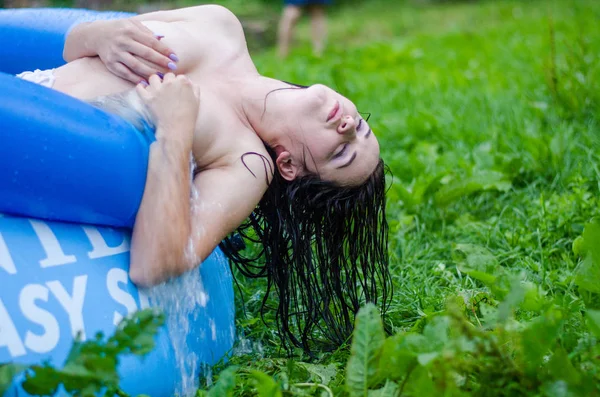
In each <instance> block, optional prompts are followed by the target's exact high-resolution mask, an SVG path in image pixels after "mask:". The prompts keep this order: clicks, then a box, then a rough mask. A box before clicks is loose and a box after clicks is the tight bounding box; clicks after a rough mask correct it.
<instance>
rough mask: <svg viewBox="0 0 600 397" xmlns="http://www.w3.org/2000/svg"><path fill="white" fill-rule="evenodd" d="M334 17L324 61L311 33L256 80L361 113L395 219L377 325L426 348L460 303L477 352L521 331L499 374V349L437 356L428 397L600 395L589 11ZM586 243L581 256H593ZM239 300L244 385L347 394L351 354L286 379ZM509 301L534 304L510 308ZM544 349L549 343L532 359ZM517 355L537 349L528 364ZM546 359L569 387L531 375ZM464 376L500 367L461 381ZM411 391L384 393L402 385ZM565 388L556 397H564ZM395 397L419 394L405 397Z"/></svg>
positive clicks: (593, 27)
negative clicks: (311, 384)
mask: <svg viewBox="0 0 600 397" xmlns="http://www.w3.org/2000/svg"><path fill="white" fill-rule="evenodd" d="M330 11H331V12H330V39H329V47H328V51H327V54H326V55H325V56H324V57H323V58H321V59H317V58H314V57H312V56H311V55H310V53H311V51H310V40H309V38H310V35H309V25H308V23H307V22H306V21H304V22H303V23H302V24H301V26H300V31H299V34H298V37H297V47H296V49H295V50H294V51H293V53H292V56H291V57H290V58H289V59H288V60H287V61H286V62H283V63H282V62H280V61H278V60H277V59H276V57H275V51H274V50H267V51H264V52H261V53H255V54H253V56H254V59H255V62H256V64H257V66H258V68H259V70H260V71H261V72H262V73H263V74H266V75H268V76H272V77H276V78H280V79H283V80H287V81H293V82H296V83H300V84H311V83H316V82H320V83H325V84H328V85H330V86H332V87H334V88H336V89H337V90H339V91H340V92H341V93H343V94H344V95H346V96H348V97H349V98H351V99H352V100H353V101H355V103H356V104H357V106H358V107H359V109H360V110H362V111H365V112H370V113H372V117H371V120H370V124H371V126H372V127H373V130H374V131H375V133H376V134H377V136H378V138H379V139H380V142H381V147H382V157H383V158H384V160H385V161H386V162H387V164H388V165H389V166H390V168H391V170H392V172H393V178H392V177H390V179H389V182H390V191H389V194H388V199H389V203H388V219H389V222H390V225H391V232H390V249H391V252H390V254H391V258H392V263H391V271H392V274H393V278H394V282H395V293H394V301H393V304H392V307H391V309H390V312H389V315H388V317H387V319H386V320H387V322H388V324H389V325H390V326H391V328H392V330H393V332H394V333H396V334H397V335H396V338H401V337H403V336H402V335H406V334H405V333H407V332H409V333H411V332H414V333H417V334H419V333H421V332H422V331H423V329H424V328H425V327H426V325H427V324H430V323H432V322H434V319H436V318H440V317H443V316H446V315H449V314H448V313H453V312H452V311H451V310H450V311H449V309H448V307H449V303H448V302H459V303H460V305H462V306H461V308H460V309H459V310H458V311H459V312H461V313H462V314H463V315H464V321H466V323H468V324H472V325H473V326H474V327H475V329H477V330H478V331H481V332H482V334H481V335H479V336H477V338H480V339H481V340H484V341H486V343H488V342H489V343H491V342H490V341H491V340H494V341H496V342H495V343H499V341H500V340H502V338H500V336H501V334H502V332H508V333H509V334H510V333H511V332H517V331H515V329H518V330H519V331H518V332H517V333H516V334H515V335H513V339H512V340H505V341H504V342H503V343H502V344H500V350H501V351H502V352H503V356H502V359H501V360H499V361H498V360H497V357H495V356H494V354H493V349H492V350H489V351H488V350H485V349H484V350H482V351H481V352H479V353H478V354H476V355H475V354H472V353H471V355H469V354H466V353H464V352H463V351H462V350H460V349H458V350H457V349H456V348H453V349H454V350H453V349H450V348H449V347H448V346H450V345H447V346H446V350H445V351H446V352H447V351H452V352H454V353H453V354H455V355H456V356H453V358H452V359H448V360H442V361H441V362H437V364H433V365H435V366H434V367H425V366H424V367H423V368H426V369H427V371H429V372H427V373H428V374H429V375H428V376H429V379H431V380H432V382H433V384H434V388H437V389H436V391H435V393H442V394H444V395H463V394H469V393H472V394H474V395H585V393H591V392H590V390H591V389H586V388H585V387H584V386H581V385H589V384H590V383H592V384H593V383H598V380H600V379H599V376H598V370H599V369H600V367H599V362H598V359H597V358H596V356H595V354H597V353H598V352H600V349H599V348H598V346H597V345H596V342H595V337H594V336H593V335H594V334H593V333H590V330H589V329H588V327H587V326H586V321H585V315H586V314H585V313H586V312H587V311H589V312H590V313H595V312H593V309H598V308H600V299H599V297H598V294H597V293H598V292H600V263H597V262H594V264H595V265H594V266H591V265H590V266H588V267H587V268H586V266H585V265H584V263H585V262H583V261H582V256H579V255H576V254H575V253H574V252H573V249H572V245H573V242H574V240H575V239H576V238H578V237H579V236H581V235H582V233H583V231H584V227H585V225H586V224H588V223H590V222H593V220H594V217H597V216H598V215H600V207H599V187H600V185H599V184H600V171H599V164H600V161H599V156H600V151H599V148H600V135H599V134H600V130H599V128H598V127H599V121H600V119H599V115H600V112H599V110H600V62H599V61H600V55H599V54H600V24H598V23H597V21H598V18H599V17H600V3H597V2H595V1H568V0H564V1H488V2H464V3H441V4H438V5H419V4H416V3H403V2H398V3H396V2H390V1H381V2H363V3H362V4H359V5H355V6H347V7H343V8H338V9H335V8H332V9H331V10H330ZM588 229H589V230H591V227H588ZM590 236H591V237H589V238H588V239H586V241H588V242H589V240H590V239H591V240H592V243H590V244H592V245H593V244H594V243H596V244H597V243H598V242H600V239H595V237H598V236H597V235H594V234H593V233H591V232H590ZM579 254H580V255H582V253H581V251H580V252H579ZM589 255H591V254H589ZM590 257H591V256H590ZM589 261H592V259H589ZM590 263H591V262H590ZM586 269H587V270H586ZM588 270H589V272H588ZM586 272H587V273H586ZM577 274H582V275H585V277H580V278H579V279H578V278H577V277H576V275H577ZM486 275H487V276H486ZM488 276H489V277H488ZM490 277H491V278H490ZM583 279H587V280H589V283H588V284H590V285H586V284H585V282H584V281H583ZM594 285H597V286H598V287H597V288H596V291H594ZM242 288H243V290H245V294H244V295H245V297H246V298H250V300H249V301H247V302H246V311H245V312H243V311H240V313H239V315H238V318H239V324H240V325H241V326H242V328H243V329H244V330H245V335H246V337H248V338H250V339H252V340H255V341H261V343H262V350H260V354H258V353H259V352H258V351H256V352H255V354H250V355H248V356H241V357H236V358H234V359H233V360H232V361H233V362H235V363H237V364H238V365H241V373H245V372H244V371H246V372H247V371H248V370H249V369H250V368H252V369H257V368H259V369H262V370H264V371H265V372H267V373H269V374H271V375H275V376H276V379H279V381H280V382H281V385H283V387H284V389H286V390H288V393H291V394H290V395H295V394H294V393H296V394H297V393H299V390H298V389H293V388H290V386H289V385H290V384H292V383H294V382H299V381H302V380H303V377H305V378H306V379H304V380H312V381H316V382H321V383H322V379H321V378H319V376H316V375H315V373H317V372H319V371H325V368H330V369H332V368H333V369H335V372H334V374H335V376H333V377H332V378H331V379H328V381H329V382H328V383H329V386H330V387H331V388H332V389H333V390H334V393H335V395H343V394H344V393H346V391H345V389H344V387H343V385H344V382H345V380H344V377H345V372H344V368H345V366H346V360H347V358H348V356H349V354H350V353H349V351H348V350H347V349H345V348H342V349H340V350H339V351H338V352H336V353H334V354H322V355H321V358H320V360H317V361H316V362H313V364H312V365H321V367H318V368H319V369H318V370H314V371H313V372H311V371H310V370H306V368H304V367H302V369H297V370H296V371H297V374H296V375H290V369H289V368H290V364H289V362H288V361H287V359H284V358H277V357H282V356H284V354H283V351H282V350H281V349H280V348H279V345H278V341H277V337H276V335H274V333H273V330H272V327H269V326H266V325H264V324H263V323H262V322H260V321H258V320H257V319H258V316H259V315H258V302H259V301H260V296H259V295H257V293H256V291H257V290H259V288H260V285H257V284H254V283H251V282H245V283H244V285H243V287H242ZM519 291H520V292H519ZM511 294H512V295H511ZM519 294H521V295H523V296H529V297H534V298H532V299H533V301H528V300H527V299H528V298H527V299H525V298H523V296H521V298H518V297H517V298H515V296H517V295H519ZM528 294H529V295H528ZM511 299H513V300H512V301H511ZM461 302H462V303H461ZM503 302H504V303H503ZM511 302H512V303H511ZM527 302H529V303H527ZM531 302H534V304H530V303H531ZM460 305H459V306H460ZM503 305H504V306H503ZM450 306H451V307H453V306H454V305H453V304H451V305H450ZM505 307H508V308H509V309H510V310H509V313H510V314H509V315H508V317H509V318H510V320H506V321H505V322H501V323H498V324H496V323H493V322H491V320H489V319H487V321H488V323H486V313H488V314H489V312H490V311H492V312H494V313H495V311H502V310H504V309H503V308H505ZM463 312H464V313H463ZM502 313H504V312H502ZM556 313H560V316H561V319H562V320H561V321H560V324H559V325H556V326H557V327H558V328H557V331H556V332H555V333H554V334H553V333H552V332H554V331H552V332H550V331H548V332H549V333H548V334H545V333H544V332H545V331H543V330H539V329H537V328H535V327H536V326H537V325H536V324H537V323H536V321H538V322H542V323H545V324H555V323H554V322H553V320H552V319H551V318H554V317H552V316H556V315H557V314H556ZM491 317H493V316H491ZM444 318H446V317H444ZM450 318H453V317H452V316H450ZM461 318H463V317H461ZM536 319H537V320H536ZM453 321H454V320H453ZM456 321H458V320H456ZM453 324H454V326H453V327H454V328H457V327H458V328H460V326H459V325H456V323H453ZM556 324H558V323H556ZM453 332H457V331H456V330H455V331H453ZM528 332H530V333H532V335H534V336H535V337H533V338H532V339H531V338H530V334H528ZM398 335H400V336H398ZM461 335H463V337H464V333H462V334H461ZM511 335H512V334H511ZM552 335H553V336H552ZM537 336H539V340H538V338H537ZM596 336H599V335H596ZM544 337H547V338H549V339H548V340H549V342H548V343H546V344H543V343H542V342H540V343H542V344H541V345H539V346H538V345H536V344H537V343H538V341H543V340H544ZM473 338H475V337H473ZM515 338H519V341H520V342H517V341H516V339H515ZM453 340H454V339H453ZM527 345H530V346H536V347H539V351H538V352H537V353H535V354H533V353H531V352H529V353H528V350H527V347H525V348H523V347H522V346H527ZM519 346H521V347H519ZM448 349H449V350H448ZM557 349H560V351H561V352H562V351H563V350H564V352H566V354H567V357H568V361H569V362H570V363H572V365H573V366H574V367H576V368H577V370H578V371H581V373H582V374H586V375H585V376H584V375H582V377H579V378H577V379H579V380H578V381H577V382H579V383H577V382H575V381H573V382H571V383H569V382H567V381H565V380H564V379H561V378H560V376H558V375H556V376H555V375H547V374H548V373H551V372H548V370H547V369H544V368H542V367H543V365H542V364H540V363H538V362H537V361H536V360H537V359H538V358H539V357H538V356H540V357H543V360H542V361H541V362H542V363H544V362H547V361H549V360H550V358H551V357H557V360H558V357H559V356H560V354H562V353H560V354H559V353H556V352H557V351H558V350H557ZM459 352H462V353H461V354H463V353H464V354H465V355H464V357H472V358H470V359H467V358H464V357H463V356H461V355H458V353H459ZM520 354H521V355H523V354H524V356H523V357H525V358H524V359H523V357H521V356H520ZM532 354H533V355H532ZM519 357H521V358H519ZM544 357H545V358H544ZM521 359H522V360H521ZM300 360H301V358H298V359H297V361H300ZM510 360H515V361H516V362H517V364H516V365H517V368H520V370H519V371H517V372H516V375H515V373H512V372H510V371H509V370H508V369H509V368H510V365H511V364H510ZM519 360H521V361H522V362H521V363H520V364H519V362H520V361H519ZM527 360H529V361H527ZM550 361H551V360H550ZM468 363H470V365H471V364H472V365H475V366H480V367H482V368H483V367H485V366H486V365H488V366H490V367H494V368H489V371H488V372H485V371H483V370H482V371H483V372H481V371H475V370H473V369H468V368H463V367H464V366H465V365H466V364H468ZM527 363H529V364H527ZM531 363H533V364H531ZM536 363H537V364H536ZM563 364H564V365H566V364H565V363H564V362H563ZM302 365H304V364H302ZM327 365H332V366H331V367H326V366H327ZM528 365H533V367H532V368H530V367H529V366H528ZM536 365H537V366H536ZM291 367H292V373H293V368H294V367H293V365H292V366H291ZM313 369H314V368H313ZM399 371H400V370H399ZM490 371H491V372H490ZM494 371H496V372H494ZM532 371H533V374H532ZM436 374H437V375H436ZM449 374H453V375H451V376H450V375H449ZM405 375H406V374H404V375H402V374H400V375H397V376H396V377H388V379H392V378H393V379H394V380H395V381H397V382H400V383H401V382H402V381H404V379H405V377H403V376H405ZM446 375H447V376H449V377H448V378H444V376H446ZM492 375H493V376H492ZM419 376H421V375H419ZM486 376H487V377H486ZM586 376H587V377H586ZM422 377H426V376H425V375H423V376H422ZM242 378H243V379H245V380H246V381H245V382H246V383H244V381H240V380H239V379H238V389H237V392H238V393H239V394H243V392H244V391H245V392H246V393H247V392H248V391H249V390H251V389H252V384H253V381H252V379H253V378H252V377H251V376H246V377H242ZM290 378H293V379H294V381H290ZM412 378H413V379H415V377H414V376H413V377H412ZM442 378H444V379H442ZM319 379H321V380H319ZM440 379H442V380H445V381H444V382H441V381H440ZM490 379H492V380H493V382H492V381H491V380H490ZM239 382H241V383H239ZM419 382H420V381H419ZM561 382H562V383H561ZM565 382H566V383H565ZM576 383H577V385H579V386H577V385H576ZM406 384H410V382H408V383H406ZM406 384H405V385H406ZM419 385H421V384H420V383H419ZM563 385H564V387H565V388H566V389H565V390H567V391H565V392H564V393H563V394H560V393H559V392H560V390H559V389H560V388H561V387H562V386H563ZM569 385H570V386H569ZM423 387H425V386H423ZM569 387H570V388H569ZM578 387H579V388H578ZM591 387H592V386H591ZM486 388H487V389H486ZM592 389H594V388H593V387H592ZM415 390H419V389H415ZM423 390H425V389H423ZM561 390H562V389H561ZM594 390H595V391H594V392H595V393H596V394H597V393H598V390H597V389H594ZM321 391H322V390H320V391H319V392H321ZM404 393H405V394H406V393H408V394H407V395H419V393H418V392H417V391H413V392H412V393H411V392H410V391H409V388H408V389H407V388H404ZM568 393H574V394H568ZM577 393H584V394H577ZM264 395H269V394H264ZM273 395H276V394H273ZM309 395H319V394H318V393H317V394H310V393H309ZM421 395H425V394H421Z"/></svg>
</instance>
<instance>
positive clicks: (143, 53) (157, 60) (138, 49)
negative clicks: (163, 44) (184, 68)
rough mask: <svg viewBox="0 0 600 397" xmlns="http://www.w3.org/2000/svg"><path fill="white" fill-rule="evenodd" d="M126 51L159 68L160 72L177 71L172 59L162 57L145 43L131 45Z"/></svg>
mask: <svg viewBox="0 0 600 397" xmlns="http://www.w3.org/2000/svg"><path fill="white" fill-rule="evenodd" d="M125 50H126V51H127V52H129V53H131V54H133V55H135V56H138V57H140V58H141V59H143V60H144V61H146V62H149V63H152V64H155V65H157V66H159V67H160V70H169V69H171V70H176V69H177V64H175V63H174V62H173V61H172V60H171V59H170V58H168V57H166V56H164V55H162V54H161V53H159V52H157V51H155V50H153V49H152V48H150V47H147V46H146V45H145V44H143V43H138V42H133V43H130V44H129V45H128V46H127V48H126V49H125ZM171 64H172V65H171Z"/></svg>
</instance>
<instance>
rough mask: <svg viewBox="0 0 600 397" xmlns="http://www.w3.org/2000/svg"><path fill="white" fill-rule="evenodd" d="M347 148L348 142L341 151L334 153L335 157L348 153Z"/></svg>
mask: <svg viewBox="0 0 600 397" xmlns="http://www.w3.org/2000/svg"><path fill="white" fill-rule="evenodd" d="M346 149H348V144H347V143H346V144H344V146H343V147H342V150H340V151H339V152H337V153H336V154H334V155H333V158H334V159H337V158H340V157H342V156H343V155H344V153H346Z"/></svg>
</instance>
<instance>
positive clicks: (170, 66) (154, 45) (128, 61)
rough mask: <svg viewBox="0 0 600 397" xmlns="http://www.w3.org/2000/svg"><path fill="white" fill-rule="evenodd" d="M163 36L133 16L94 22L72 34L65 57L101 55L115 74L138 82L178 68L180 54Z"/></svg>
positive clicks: (71, 58)
mask: <svg viewBox="0 0 600 397" xmlns="http://www.w3.org/2000/svg"><path fill="white" fill-rule="evenodd" d="M161 38H162V36H155V35H154V33H153V32H152V31H151V30H150V29H148V28H147V27H145V26H144V25H143V24H142V23H141V22H139V21H136V20H133V19H114V20H108V21H94V22H90V23H84V24H81V25H78V26H76V27H75V28H74V29H73V30H72V31H71V32H70V33H69V35H68V37H67V40H66V42H65V49H64V53H63V56H64V58H65V60H66V61H72V60H74V59H77V58H81V57H85V56H96V55H97V56H99V57H100V59H101V60H102V62H103V63H104V65H105V66H106V67H107V69H108V70H110V71H111V72H112V73H113V74H115V75H117V76H119V77H121V78H123V79H125V80H127V81H130V82H132V83H133V84H138V83H139V82H140V81H141V80H147V79H148V78H149V77H150V76H151V75H153V74H156V73H157V72H166V71H169V70H176V69H177V62H178V61H179V59H178V58H177V55H175V53H174V52H173V51H172V50H171V49H170V48H169V47H168V46H166V45H165V44H163V43H162V42H161V41H160V39H161Z"/></svg>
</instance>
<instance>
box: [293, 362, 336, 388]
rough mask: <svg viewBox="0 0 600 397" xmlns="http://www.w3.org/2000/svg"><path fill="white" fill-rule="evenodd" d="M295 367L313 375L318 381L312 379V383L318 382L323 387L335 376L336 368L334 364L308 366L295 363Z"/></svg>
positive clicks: (307, 364)
mask: <svg viewBox="0 0 600 397" xmlns="http://www.w3.org/2000/svg"><path fill="white" fill-rule="evenodd" d="M296 366H298V367H303V368H304V369H306V371H307V372H308V373H309V374H311V375H315V376H316V377H317V378H318V379H314V377H313V380H314V381H318V383H321V384H323V385H326V386H327V385H328V384H329V382H331V381H332V380H333V379H334V378H335V377H336V375H337V372H338V367H337V365H336V364H329V365H320V364H309V363H296Z"/></svg>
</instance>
